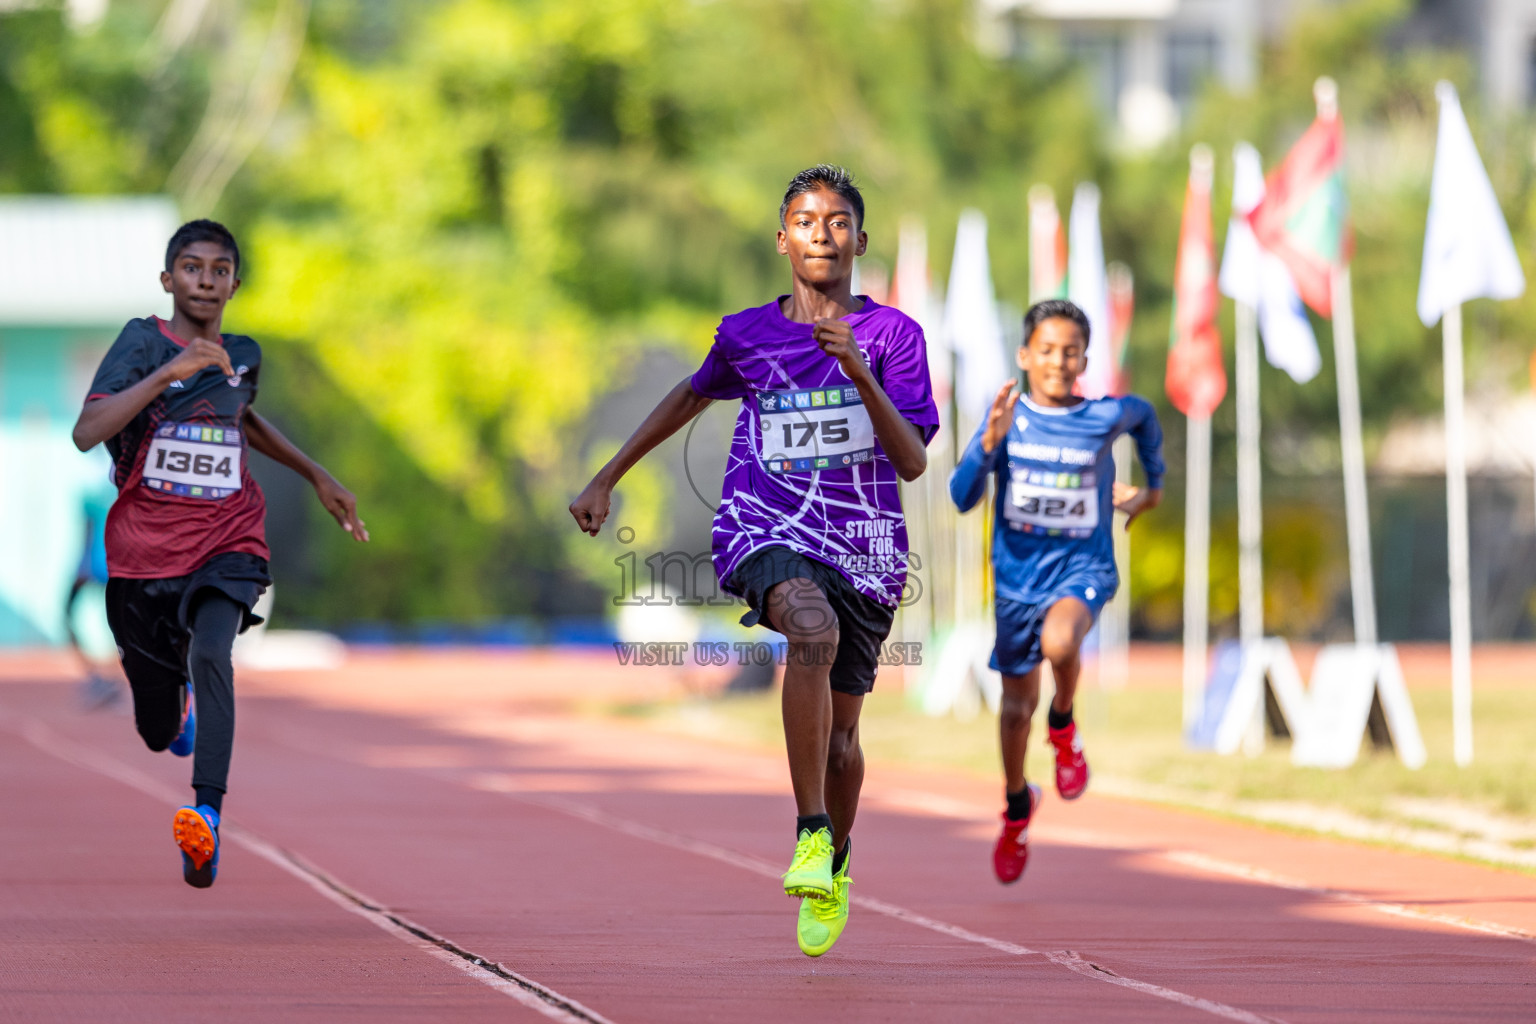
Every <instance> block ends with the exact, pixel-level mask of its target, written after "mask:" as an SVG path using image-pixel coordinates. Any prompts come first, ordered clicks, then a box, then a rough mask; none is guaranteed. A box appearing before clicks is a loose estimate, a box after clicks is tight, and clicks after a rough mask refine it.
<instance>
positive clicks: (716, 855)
mask: <svg viewBox="0 0 1536 1024" xmlns="http://www.w3.org/2000/svg"><path fill="white" fill-rule="evenodd" d="M498 781H499V777H498V776H495V775H490V776H479V777H478V778H477V779H476V780H474V785H475V787H476V788H477V789H481V790H485V791H488V792H493V793H500V794H502V795H504V796H508V797H511V798H512V799H514V800H517V801H519V802H521V803H527V804H533V805H535V806H537V807H543V808H545V809H547V810H552V811H557V812H559V813H561V814H566V815H569V816H571V817H574V818H579V819H581V820H582V821H587V822H591V823H592V824H594V825H601V826H603V827H604V828H608V829H612V830H613V831H615V832H622V833H623V834H625V835H628V836H633V837H634V838H636V839H644V840H647V841H649V842H653V843H657V844H659V845H661V846H670V847H672V848H673V849H676V850H683V851H686V852H688V853H693V854H697V855H698V856H701V857H708V858H710V859H712V860H716V861H719V862H720V863H722V864H729V865H730V866H732V867H736V868H741V869H743V870H746V871H751V872H753V873H754V874H758V875H763V876H765V877H767V878H772V879H773V880H775V881H778V880H779V878H780V877H781V872H780V870H779V868H778V866H777V865H774V864H770V863H768V862H767V861H765V860H762V859H761V858H758V857H754V856H752V855H750V854H745V853H739V852H737V851H735V850H729V849H726V848H725V847H723V846H716V845H715V844H714V843H708V842H705V841H703V840H701V839H694V838H693V837H692V836H685V835H679V834H678V833H675V832H667V831H664V830H662V829H658V828H652V827H651V826H649V825H643V824H641V823H640V822H638V821H630V820H629V819H627V818H619V817H615V816H614V815H611V814H608V813H607V812H606V811H602V810H599V809H598V808H596V807H592V806H590V805H587V804H582V803H577V802H575V801H570V800H551V799H546V798H543V797H538V796H534V795H532V794H528V793H517V792H509V791H508V790H507V789H505V788H504V787H502V786H498V785H497V782H498ZM849 902H851V903H853V904H854V905H855V906H859V907H863V908H864V909H865V910H871V911H874V912H875V913H877V914H884V915H885V916H886V917H891V918H895V919H896V920H898V921H905V922H906V923H908V924H911V925H916V926H917V927H919V928H926V929H928V930H929V931H933V932H938V933H939V934H940V935H947V936H949V937H950V938H954V939H959V940H961V941H962V942H971V943H975V944H976V945H978V946H985V947H987V948H988V949H993V950H996V951H997V952H999V953H1007V954H1009V955H1010V956H1038V957H1042V958H1044V959H1046V960H1048V961H1050V962H1051V963H1053V964H1056V965H1057V966H1060V967H1065V968H1066V969H1067V970H1069V971H1073V972H1075V973H1077V974H1081V975H1083V976H1084V977H1087V978H1092V979H1093V980H1095V981H1103V982H1107V983H1108V984H1111V985H1119V986H1121V987H1122V988H1128V989H1133V990H1134V991H1137V992H1141V993H1143V994H1145V995H1149V996H1155V997H1157V998H1159V999H1166V1000H1168V1001H1169V1002H1174V1003H1178V1004H1179V1005H1180V1006H1187V1007H1189V1008H1190V1009H1193V1010H1203V1011H1205V1012H1206V1013H1210V1014H1214V1015H1215V1016H1217V1017H1223V1018H1225V1019H1227V1020H1234V1021H1242V1022H1243V1024H1281V1022H1279V1021H1277V1019H1276V1018H1273V1017H1261V1016H1260V1015H1258V1014H1256V1013H1250V1012H1249V1011H1247V1010H1243V1009H1239V1008H1238V1007H1235V1006H1228V1005H1227V1004H1226V1003H1218V1002H1216V1001H1215V1000H1212V999H1203V998H1201V997H1199V996H1192V995H1190V994H1189V993H1187V992H1180V991H1178V990H1177V989H1171V988H1165V987H1163V986H1162V985H1154V984H1152V983H1150V982H1146V981H1138V980H1136V979H1135V978H1127V977H1125V976H1124V975H1120V974H1116V973H1115V972H1113V971H1111V970H1109V969H1107V968H1104V967H1100V966H1099V965H1097V964H1094V963H1091V962H1089V961H1087V960H1084V959H1083V958H1082V957H1081V956H1079V955H1078V954H1076V953H1074V952H1072V951H1071V950H1064V951H1062V952H1059V953H1050V952H1045V951H1043V950H1037V949H1030V948H1029V947H1027V946H1021V945H1019V944H1018V943H1016V942H1008V941H1007V940H1005V939H996V938H993V937H992V936H990V935H982V934H981V933H979V932H973V931H971V930H970V929H968V928H962V927H960V926H959V925H954V924H949V923H948V922H945V921H940V920H937V919H935V918H932V917H928V916H926V915H924V914H919V913H917V912H916V911H913V910H908V909H906V908H905V907H901V906H897V905H896V904H894V903H887V902H885V901H884V900H878V899H871V898H870V897H867V896H850V897H849Z"/></svg>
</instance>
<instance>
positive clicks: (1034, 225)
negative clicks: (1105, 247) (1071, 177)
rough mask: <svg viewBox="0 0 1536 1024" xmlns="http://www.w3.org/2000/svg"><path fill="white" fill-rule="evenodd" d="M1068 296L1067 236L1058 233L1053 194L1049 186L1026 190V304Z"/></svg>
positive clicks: (1036, 186) (1058, 220)
mask: <svg viewBox="0 0 1536 1024" xmlns="http://www.w3.org/2000/svg"><path fill="white" fill-rule="evenodd" d="M1066 297H1067V236H1066V234H1065V233H1064V232H1063V231H1062V230H1061V214H1060V213H1058V212H1057V210H1056V193H1054V192H1052V191H1051V186H1049V185H1035V186H1034V187H1032V188H1031V189H1030V190H1029V303H1030V305H1034V304H1035V303H1037V302H1044V301H1045V300H1046V299H1064V298H1066Z"/></svg>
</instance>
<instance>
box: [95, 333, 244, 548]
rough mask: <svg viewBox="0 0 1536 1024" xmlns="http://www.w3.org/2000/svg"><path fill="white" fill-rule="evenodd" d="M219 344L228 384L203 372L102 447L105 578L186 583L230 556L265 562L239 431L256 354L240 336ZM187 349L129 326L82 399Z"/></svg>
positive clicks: (122, 385) (214, 372) (101, 394)
mask: <svg viewBox="0 0 1536 1024" xmlns="http://www.w3.org/2000/svg"><path fill="white" fill-rule="evenodd" d="M220 340H221V341H222V342H223V344H224V348H225V350H226V351H227V352H228V353H229V361H230V364H231V365H232V366H233V367H234V370H235V375H234V376H233V377H225V376H224V375H223V374H222V373H221V372H220V371H219V369H218V368H217V367H213V366H209V367H205V368H204V369H203V370H201V371H200V372H198V373H197V374H194V375H193V376H192V377H190V378H188V379H187V380H184V381H178V382H176V383H174V384H172V385H171V386H170V387H168V388H166V389H165V390H164V391H163V392H161V393H160V395H159V396H158V397H157V398H155V400H154V401H152V402H150V403H149V405H147V406H146V407H145V408H144V410H143V411H142V412H140V413H139V414H138V415H137V416H135V417H134V418H133V420H132V422H130V423H129V424H128V425H127V426H126V427H124V428H123V429H122V430H121V431H120V432H119V433H118V434H117V435H116V436H114V437H112V438H110V439H108V441H107V451H108V452H109V453H111V455H112V462H113V471H112V480H113V483H115V484H116V485H117V490H118V498H117V501H116V502H114V503H113V505H112V510H111V511H110V512H109V513H108V515H107V538H106V541H107V571H108V573H109V574H110V575H112V576H123V577H128V578H132V579H155V578H160V577H168V576H185V575H187V574H188V573H190V572H192V571H193V570H195V569H197V567H198V566H200V565H202V564H203V563H204V562H206V561H208V559H209V558H211V557H213V556H214V555H219V554H224V553H225V552H231V551H240V552H245V553H246V554H251V555H257V556H259V557H261V558H267V557H269V553H268V551H267V541H266V499H265V498H264V497H263V496H262V493H261V488H260V487H258V486H256V481H255V480H254V479H252V477H251V473H250V469H249V467H248V466H247V464H246V463H247V458H246V456H247V454H248V452H247V447H246V440H245V427H244V417H245V411H246V409H248V408H250V405H251V403H252V402H253V401H255V400H256V384H257V377H258V374H259V371H260V369H261V348H260V346H258V345H257V344H256V342H255V341H253V340H251V339H250V338H247V337H245V336H244V335H239V334H225V335H223V336H222V337H221V339H220ZM187 344H188V343H187V342H186V341H185V340H184V339H182V338H178V337H176V335H174V334H172V333H171V330H170V325H169V324H167V323H166V322H165V321H163V320H161V319H159V318H158V317H150V318H148V319H145V320H130V321H129V322H128V325H127V326H126V327H124V328H123V331H122V333H121V334H119V335H118V336H117V341H115V342H114V343H113V344H112V348H111V349H110V350H108V352H107V354H106V356H105V357H103V358H102V361H101V366H100V367H99V368H98V369H97V371H96V379H95V380H94V381H92V382H91V391H90V394H89V395H87V396H86V401H87V402H92V401H95V400H96V399H99V398H105V397H107V396H108V395H115V394H117V393H118V392H120V391H123V390H125V389H127V388H129V387H132V386H133V385H134V384H137V383H138V382H139V381H141V380H143V379H144V378H145V377H147V376H149V375H150V374H152V373H154V372H155V370H157V369H159V368H160V367H161V366H164V365H165V364H166V363H168V362H170V361H171V360H172V359H174V358H176V356H177V355H179V354H180V353H181V351H182V350H183V349H184V348H186V347H187Z"/></svg>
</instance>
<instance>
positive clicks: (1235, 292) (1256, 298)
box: [1220, 142, 1323, 384]
mask: <svg viewBox="0 0 1536 1024" xmlns="http://www.w3.org/2000/svg"><path fill="white" fill-rule="evenodd" d="M1232 163H1233V168H1234V178H1233V182H1232V220H1231V222H1230V223H1229V225H1228V227H1227V244H1226V248H1225V250H1224V251H1223V253H1222V258H1221V278H1220V284H1221V291H1222V293H1223V294H1225V295H1227V296H1229V297H1231V298H1233V299H1236V300H1237V301H1238V302H1241V303H1243V304H1244V305H1245V306H1248V307H1249V308H1251V309H1253V310H1255V311H1256V312H1257V314H1258V321H1259V333H1260V335H1262V336H1263V338H1264V354H1265V356H1266V357H1268V359H1269V364H1270V365H1271V366H1275V367H1279V368H1280V369H1282V370H1284V371H1285V372H1286V373H1288V374H1290V375H1291V378H1292V379H1293V380H1295V381H1296V383H1298V384H1305V383H1306V382H1307V381H1309V380H1311V379H1312V378H1313V377H1315V376H1317V371H1318V370H1320V369H1321V368H1322V365H1323V359H1322V356H1321V355H1320V354H1319V353H1318V351H1317V336H1316V335H1314V334H1313V333H1312V322H1311V321H1310V320H1308V319H1307V311H1306V310H1305V309H1303V308H1302V305H1301V296H1300V295H1298V294H1297V293H1296V283H1295V282H1294V281H1292V280H1291V272H1290V271H1289V270H1288V269H1286V266H1285V264H1284V263H1283V262H1281V260H1280V258H1279V257H1278V256H1276V255H1275V254H1274V253H1271V252H1266V251H1265V250H1263V249H1261V248H1260V247H1259V242H1258V239H1256V238H1254V237H1253V228H1252V227H1250V226H1249V224H1248V215H1249V214H1251V213H1252V212H1253V210H1254V208H1255V207H1256V206H1258V205H1259V203H1260V202H1261V201H1262V200H1263V199H1264V168H1263V165H1262V164H1261V163H1260V162H1259V152H1258V150H1256V149H1254V148H1253V147H1252V146H1250V145H1248V143H1246V142H1239V143H1238V144H1237V146H1236V147H1235V148H1234V149H1233V150H1232Z"/></svg>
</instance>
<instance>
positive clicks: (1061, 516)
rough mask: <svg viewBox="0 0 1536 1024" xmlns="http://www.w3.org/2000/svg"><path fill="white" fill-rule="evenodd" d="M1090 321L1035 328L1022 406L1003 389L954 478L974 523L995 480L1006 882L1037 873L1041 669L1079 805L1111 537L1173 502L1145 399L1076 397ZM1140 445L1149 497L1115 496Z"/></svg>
mask: <svg viewBox="0 0 1536 1024" xmlns="http://www.w3.org/2000/svg"><path fill="white" fill-rule="evenodd" d="M1087 352H1088V318H1087V317H1086V316H1085V315H1084V314H1083V311H1082V310H1080V309H1078V308H1077V307H1076V306H1075V305H1073V304H1072V303H1070V302H1066V301H1063V300H1060V299H1053V300H1050V301H1047V302H1040V303H1036V304H1035V305H1034V306H1033V307H1031V308H1030V310H1029V312H1028V313H1026V314H1025V316H1024V343H1023V344H1022V345H1020V346H1019V353H1018V363H1019V367H1020V369H1022V370H1023V371H1024V372H1025V374H1026V375H1027V376H1028V378H1029V394H1028V395H1027V396H1025V397H1024V398H1022V399H1021V398H1020V397H1019V393H1018V389H1017V388H1016V387H1015V385H1014V383H1013V382H1012V381H1009V382H1008V383H1007V384H1004V385H1003V386H1002V387H1001V388H999V389H998V392H997V397H996V398H995V399H994V400H993V402H992V408H991V409H990V410H989V411H988V413H987V418H986V421H985V422H984V423H983V424H982V425H981V427H980V428H979V429H978V430H977V431H976V436H975V437H973V438H972V439H971V443H970V444H969V445H967V446H966V449H965V453H964V454H963V455H962V456H961V457H960V462H959V464H958V465H957V466H956V467H955V470H954V472H953V473H952V474H951V475H950V478H949V493H950V497H952V498H953V499H954V502H955V504H956V505H957V506H959V508H960V511H962V512H965V511H968V510H969V509H971V508H972V507H974V506H975V504H976V503H977V502H978V501H980V500H981V496H982V495H983V494H985V493H986V488H987V478H988V477H989V476H991V475H993V474H996V476H997V516H996V524H997V525H996V528H995V534H994V536H993V540H992V565H993V569H994V572H993V576H994V579H995V581H996V588H997V602H996V603H997V644H996V646H995V648H994V649H993V652H992V667H993V668H994V669H996V670H997V671H999V672H1001V673H1002V676H1003V700H1002V714H1001V716H1000V719H999V723H998V732H999V739H1000V741H1001V745H1002V754H1003V777H1004V784H1005V795H1006V799H1007V810H1005V811H1004V812H1003V830H1002V834H1001V835H1000V836H999V837H998V840H997V845H996V847H995V848H994V849H993V853H992V866H993V869H994V870H995V871H996V873H997V877H998V880H999V881H1001V882H1016V881H1018V879H1019V876H1020V875H1022V874H1023V873H1024V865H1025V864H1026V863H1027V862H1028V860H1029V821H1030V817H1031V815H1032V813H1033V811H1034V809H1035V807H1036V806H1037V805H1038V804H1039V802H1040V787H1039V786H1034V785H1030V784H1028V783H1026V782H1025V780H1024V751H1025V745H1026V743H1027V742H1028V740H1029V726H1030V720H1031V719H1032V718H1033V717H1034V714H1035V706H1036V705H1037V704H1038V703H1039V701H1040V663H1041V662H1042V661H1049V662H1050V663H1051V675H1052V677H1053V678H1054V679H1055V681H1056V693H1055V696H1054V697H1053V698H1052V700H1051V707H1050V710H1049V712H1048V713H1047V716H1046V725H1047V736H1048V738H1049V739H1050V742H1051V746H1052V747H1054V748H1055V754H1056V792H1057V793H1059V794H1060V795H1061V797H1062V799H1064V800H1075V799H1077V798H1078V797H1079V796H1082V794H1083V791H1084V790H1085V789H1087V788H1088V762H1087V760H1086V759H1084V757H1083V744H1082V740H1081V739H1079V737H1078V735H1077V725H1076V724H1075V723H1074V722H1073V720H1072V698H1073V695H1074V694H1075V693H1076V692H1077V677H1078V672H1079V670H1080V669H1081V667H1082V665H1081V660H1080V652H1081V650H1082V646H1083V638H1084V637H1085V636H1087V635H1088V630H1089V629H1091V628H1092V627H1093V623H1094V620H1095V619H1097V618H1098V615H1099V610H1100V609H1101V608H1103V607H1104V604H1105V603H1106V602H1107V601H1108V600H1109V599H1110V598H1111V597H1112V596H1114V593H1115V589H1116V588H1117V587H1118V586H1119V585H1120V579H1119V576H1118V575H1117V573H1116V570H1115V552H1114V542H1113V539H1112V538H1111V536H1110V529H1111V527H1112V526H1113V525H1114V512H1115V509H1119V510H1120V511H1121V512H1124V513H1125V514H1126V525H1127V526H1129V525H1130V523H1131V520H1133V519H1135V518H1136V517H1137V516H1138V515H1140V514H1141V513H1142V512H1144V511H1146V510H1147V509H1149V508H1156V507H1157V505H1158V503H1159V502H1160V501H1161V500H1162V496H1163V492H1162V486H1163V482H1162V481H1163V458H1162V442H1163V433H1162V430H1161V428H1159V426H1158V423H1157V414H1156V413H1155V412H1154V411H1153V410H1152V406H1151V405H1150V404H1149V403H1148V402H1147V401H1146V400H1145V399H1143V398H1138V397H1136V396H1135V395H1127V396H1125V397H1123V398H1099V399H1085V398H1082V397H1081V396H1079V395H1075V394H1073V386H1074V385H1075V384H1076V383H1077V378H1078V376H1079V375H1081V374H1082V372H1083V370H1085V369H1086V368H1087V366H1088V355H1087ZM1121 434H1130V435H1131V436H1132V437H1133V438H1134V439H1135V441H1136V445H1137V453H1138V455H1139V456H1140V457H1141V464H1142V468H1143V469H1144V470H1146V474H1147V486H1146V487H1140V488H1138V487H1127V486H1124V485H1121V484H1117V483H1115V482H1114V479H1115V463H1114V458H1113V456H1112V455H1111V454H1110V445H1111V444H1112V443H1113V442H1114V440H1115V438H1117V437H1119V436H1120V435H1121Z"/></svg>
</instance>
